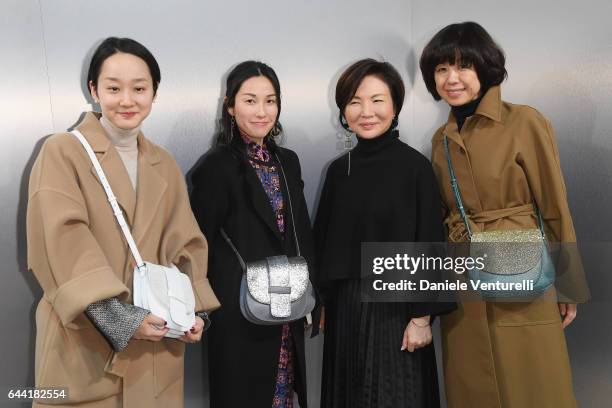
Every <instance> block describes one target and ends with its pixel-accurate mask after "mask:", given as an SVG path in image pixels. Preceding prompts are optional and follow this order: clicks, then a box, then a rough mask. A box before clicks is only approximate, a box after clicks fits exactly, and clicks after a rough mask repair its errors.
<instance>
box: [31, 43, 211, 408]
mask: <svg viewBox="0 0 612 408" xmlns="http://www.w3.org/2000/svg"><path fill="white" fill-rule="evenodd" d="M159 80H160V74H159V67H158V66H157V63H156V62H155V59H154V58H153V56H152V55H151V54H150V53H149V52H148V50H146V48H144V47H143V46H142V45H141V44H139V43H137V42H135V41H133V40H130V39H121V38H108V39H106V40H105V41H104V42H103V43H102V44H101V45H100V46H99V47H98V49H97V51H96V52H95V54H94V56H93V58H92V63H91V67H90V71H89V78H88V82H89V87H90V90H91V92H92V96H93V97H94V99H95V100H96V102H98V103H99V104H100V106H101V108H102V115H100V114H97V113H91V112H90V113H87V114H85V116H84V118H83V119H82V121H81V122H80V123H79V124H78V125H77V127H76V129H78V130H79V131H80V132H81V133H82V134H83V135H84V136H85V138H86V139H87V141H88V142H89V144H90V145H91V147H92V148H93V150H94V151H95V152H96V155H97V157H98V160H99V161H100V163H101V165H102V168H103V169H104V172H105V174H106V176H107V177H108V179H109V182H110V184H111V187H112V189H113V192H114V193H115V195H116V196H117V199H118V202H119V205H120V206H121V208H122V210H123V212H124V214H125V217H126V220H127V222H128V224H129V226H130V227H131V230H132V234H133V236H134V240H135V241H136V245H137V246H138V249H139V250H140V253H141V254H142V257H143V259H145V260H147V261H149V262H153V263H157V264H162V265H168V264H170V263H174V264H175V265H177V266H178V267H179V269H180V270H181V271H182V272H184V273H186V274H188V275H189V277H190V279H191V281H192V284H193V288H194V292H195V297H196V311H203V310H212V309H214V308H216V307H218V302H217V299H216V298H215V296H214V294H213V292H212V290H211V288H210V286H209V284H208V280H207V279H206V262H207V245H206V240H205V238H204V236H203V235H202V233H201V232H200V230H199V228H198V225H197V223H196V221H195V219H194V217H193V214H192V212H191V209H190V206H189V200H188V197H187V191H186V186H185V183H184V178H183V176H182V174H181V171H180V169H179V168H178V166H177V165H176V162H175V161H174V159H173V158H172V157H171V156H170V154H169V153H168V152H166V151H165V150H164V149H162V148H161V147H159V146H156V145H155V144H153V143H151V142H150V141H149V140H147V139H146V138H145V137H144V136H143V135H142V133H141V132H140V131H139V128H140V124H141V123H142V120H144V118H146V116H147V115H148V114H149V112H150V109H151V104H152V102H153V99H154V96H155V92H156V90H157V85H158V83H159ZM27 238H28V264H29V268H30V269H31V270H32V272H33V273H34V275H35V276H36V278H37V279H38V282H39V283H40V285H41V286H42V289H43V291H44V295H43V298H42V299H41V300H40V303H39V305H38V308H37V311H36V330H37V332H36V386H37V387H61V388H65V389H66V391H67V393H68V398H65V399H59V400H54V401H46V400H43V399H39V400H38V401H36V402H35V403H34V406H45V404H54V405H56V404H59V405H63V406H79V407H164V408H166V407H181V406H182V405H183V354H184V349H185V343H187V342H194V341H198V340H199V339H200V338H201V336H202V331H203V321H202V319H201V318H200V317H197V318H196V325H195V326H194V328H193V329H192V331H191V332H190V333H189V332H186V333H185V335H184V336H183V337H181V338H180V339H177V340H174V339H168V338H164V335H165V334H166V333H167V331H168V328H166V327H164V326H165V322H164V321H163V319H161V318H159V317H156V316H154V315H152V314H150V313H149V312H148V311H146V310H143V309H140V308H137V307H135V306H133V305H131V304H130V303H131V301H132V298H131V293H130V290H131V282H132V271H133V268H134V260H133V258H132V255H131V253H130V251H129V250H128V247H127V244H126V242H125V240H124V238H123V235H122V233H121V230H120V228H119V226H118V224H117V222H116V220H115V217H114V215H113V213H112V210H111V206H110V204H109V202H108V200H107V198H106V195H105V193H104V190H103V188H102V185H101V183H100V181H99V179H98V176H97V174H96V171H95V170H94V168H93V167H92V163H91V161H90V159H89V157H88V156H87V153H86V152H85V150H84V148H83V146H82V145H81V144H80V143H79V141H78V140H77V139H76V138H75V137H74V136H73V135H72V134H70V133H60V134H56V135H53V136H51V137H49V138H48V139H47V140H46V141H45V143H44V145H43V147H42V150H41V151H40V154H39V155H38V158H37V159H36V162H35V164H34V167H33V169H32V173H31V176H30V185H29V199H28V213H27Z"/></svg>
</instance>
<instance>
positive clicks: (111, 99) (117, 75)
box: [89, 52, 155, 129]
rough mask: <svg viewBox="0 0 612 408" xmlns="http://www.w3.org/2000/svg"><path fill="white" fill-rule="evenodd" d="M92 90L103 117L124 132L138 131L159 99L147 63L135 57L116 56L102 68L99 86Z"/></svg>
mask: <svg viewBox="0 0 612 408" xmlns="http://www.w3.org/2000/svg"><path fill="white" fill-rule="evenodd" d="M89 90H90V92H91V95H92V96H93V98H94V100H96V102H98V103H99V104H100V108H101V109H102V114H103V115H104V116H105V117H106V118H107V119H108V120H109V121H110V122H111V123H112V124H113V125H115V126H117V127H118V128H120V129H134V128H136V127H138V126H139V125H140V124H141V123H142V121H143V120H144V119H145V118H146V117H147V116H149V113H150V112H151V105H152V104H153V99H154V98H155V96H154V92H153V78H152V77H151V72H150V71H149V67H148V66H147V64H146V62H145V61H144V60H143V59H142V58H140V57H137V56H135V55H132V54H126V53H122V52H119V53H116V54H113V55H111V56H110V57H108V58H107V59H106V60H105V61H104V63H103V64H102V67H101V69H100V75H99V76H98V85H97V86H96V87H94V86H93V83H92V82H91V81H90V83H89Z"/></svg>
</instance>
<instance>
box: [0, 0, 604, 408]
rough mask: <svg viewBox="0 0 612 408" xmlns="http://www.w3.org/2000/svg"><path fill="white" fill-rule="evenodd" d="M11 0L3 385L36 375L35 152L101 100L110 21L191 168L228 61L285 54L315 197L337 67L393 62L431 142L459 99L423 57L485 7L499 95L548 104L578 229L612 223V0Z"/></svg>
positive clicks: (596, 274) (295, 139)
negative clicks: (146, 58) (444, 92)
mask: <svg viewBox="0 0 612 408" xmlns="http://www.w3.org/2000/svg"><path fill="white" fill-rule="evenodd" d="M0 11H1V14H0V22H1V24H0V51H1V54H0V55H2V62H1V63H0V85H1V87H0V112H2V118H3V121H2V124H1V125H0V135H1V137H0V143H1V147H2V148H1V149H0V188H1V192H2V197H3V211H2V213H1V214H0V226H1V227H2V233H1V234H0V237H1V238H0V239H1V241H0V242H1V243H2V247H1V249H0V251H2V260H3V269H4V270H3V272H4V280H3V285H2V286H1V289H0V295H1V299H2V306H3V310H9V313H0V322H1V323H2V327H5V328H6V327H10V328H11V333H15V332H16V333H19V335H18V336H15V335H7V334H3V335H2V337H1V339H2V340H1V341H2V343H1V344H2V347H3V349H5V350H10V353H6V354H5V355H6V357H5V360H4V361H3V364H2V367H3V368H2V369H0V385H3V386H5V387H8V386H11V385H20V384H21V385H22V386H25V385H26V384H30V385H31V384H32V380H33V339H34V337H33V336H34V331H33V325H32V320H31V319H32V313H33V307H34V305H35V302H36V301H37V298H38V297H39V296H40V293H39V290H38V287H37V284H36V283H35V281H34V280H33V279H32V277H31V275H30V274H29V273H28V272H27V271H26V260H25V232H24V230H25V204H26V193H27V176H28V174H29V169H30V167H31V164H32V160H33V155H34V154H35V153H36V152H37V147H39V146H40V142H39V140H40V139H41V138H42V137H43V136H44V135H47V134H50V133H53V132H57V131H62V130H64V129H66V128H67V127H69V126H71V125H73V124H74V123H75V121H76V120H77V118H78V117H79V114H80V113H81V112H82V111H84V110H88V109H90V102H91V99H90V98H89V95H88V92H87V90H86V87H85V85H84V82H85V76H86V69H87V64H88V62H89V57H90V55H91V53H92V52H93V49H94V48H95V45H97V43H98V42H99V41H101V40H102V39H103V38H105V37H107V36H111V35H116V36H128V37H132V38H134V39H136V40H138V41H140V42H142V43H143V44H145V45H146V46H147V47H148V48H149V49H150V50H151V51H152V52H153V54H154V55H155V56H156V58H157V59H158V62H159V64H160V67H161V71H162V83H161V86H160V89H159V94H158V98H157V101H156V103H155V105H154V109H153V112H152V114H151V116H150V117H149V118H148V119H147V121H146V122H145V126H144V131H145V133H146V134H147V136H148V137H150V138H151V139H152V140H154V141H156V142H158V143H160V144H162V145H165V146H166V147H167V148H168V149H169V150H170V151H171V152H172V153H173V154H174V155H175V157H176V159H177V161H178V162H179V165H180V166H181V168H182V169H183V170H184V171H187V170H188V169H189V168H190V167H191V166H192V165H193V164H194V162H195V161H196V160H197V158H198V157H199V156H200V155H201V154H202V153H203V152H204V151H206V149H207V148H208V147H209V145H210V140H211V137H212V134H213V131H214V128H215V121H216V118H217V117H218V116H219V103H220V100H221V97H222V94H221V91H222V84H223V82H224V79H225V75H226V74H227V72H228V71H229V69H230V68H231V67H232V66H233V65H234V64H236V63H238V62H240V61H243V60H246V59H258V60H261V61H264V62H267V63H269V64H270V65H271V66H272V67H274V68H275V70H276V71H277V73H278V76H279V78H280V81H281V87H282V92H283V110H282V114H281V120H282V122H283V124H284V126H285V130H286V145H287V146H288V147H290V148H292V149H294V150H296V152H297V153H298V154H299V156H300V159H301V162H302V170H303V177H304V181H305V183H306V198H307V201H308V203H309V206H310V208H311V211H312V210H314V204H315V202H316V200H317V195H318V191H319V188H320V182H321V181H322V176H323V174H324V168H325V165H326V164H327V163H329V161H330V160H331V159H332V158H333V157H335V156H337V155H338V154H340V153H341V152H342V150H340V148H339V145H340V144H341V143H339V142H341V135H342V134H343V133H342V131H340V128H339V126H338V124H337V121H336V117H337V109H336V107H335V103H334V89H335V82H336V80H337V79H338V77H339V75H340V73H341V72H342V70H343V69H344V68H346V67H347V66H348V65H349V63H351V62H353V61H355V60H357V59H360V58H363V57H374V58H384V59H385V60H387V61H389V62H391V63H392V64H393V65H394V66H395V67H396V68H397V69H398V70H399V71H400V73H401V74H402V76H403V78H404V80H405V82H406V87H407V98H406V101H405V105H404V109H403V111H402V114H401V116H400V130H401V134H402V139H403V140H405V141H407V142H409V143H410V144H412V145H413V146H415V147H416V148H417V149H419V150H421V151H422V152H424V153H425V154H426V155H429V151H430V142H429V141H430V137H431V135H432V134H433V131H434V130H435V129H436V128H437V127H438V126H439V125H440V124H441V123H442V122H443V121H445V119H446V116H447V114H448V109H447V107H446V106H444V104H443V103H435V102H433V100H432V98H431V96H430V95H429V94H428V93H427V91H426V89H425V86H424V84H423V82H422V79H421V76H420V72H419V69H418V58H419V56H420V53H421V50H422V48H423V46H424V45H425V43H426V42H427V41H428V40H429V39H430V38H431V36H432V35H433V34H434V33H435V32H436V31H437V30H439V29H440V28H442V27H443V26H445V25H446V24H449V23H452V22H459V21H466V20H474V21H478V22H479V23H481V24H482V25H483V26H484V27H485V28H486V29H487V30H488V31H489V32H490V33H491V34H492V35H493V37H494V38H495V39H496V40H497V41H498V42H499V43H500V44H501V45H502V46H503V48H504V49H505V51H506V54H507V61H508V71H509V80H508V81H507V83H505V84H504V86H503V95H504V98H506V99H507V100H510V101H512V102H516V103H526V104H529V105H532V106H534V107H536V108H538V109H539V110H540V111H542V112H543V113H544V114H545V115H547V116H548V117H549V118H550V119H551V120H552V122H553V126H554V127H555V128H556V130H557V137H558V141H559V150H560V154H561V160H562V166H563V170H564V172H565V176H566V181H567V185H568V194H569V198H570V205H571V207H572V209H573V212H574V216H575V224H576V228H577V231H578V233H579V237H580V238H583V239H587V240H592V241H603V240H605V239H608V240H610V236H612V233H610V228H609V226H610V225H611V224H612V210H610V208H609V204H608V203H610V202H612V187H611V183H610V181H609V179H610V176H611V175H612V165H611V164H610V163H611V161H610V157H612V154H611V153H612V141H611V139H610V137H609V134H610V131H609V129H610V128H611V127H612V119H611V116H610V115H609V109H610V106H612V92H611V90H612V28H610V27H611V26H610V24H609V22H608V21H607V20H608V18H609V15H610V14H611V13H610V12H611V11H612V6H610V5H609V3H608V2H606V1H604V0H591V1H588V2H583V3H580V4H578V3H576V2H563V3H560V2H555V1H551V0H544V1H538V2H533V1H526V0H518V1H514V2H501V1H490V0H488V1H487V0H471V1H464V2H456V1H451V0H436V1H427V0H411V1H403V0H381V1H378V2H372V1H364V0H352V1H349V0H341V1H340V0H338V1H325V0H314V1H306V0H291V1H286V0H285V1H283V0H267V1H259V2H254V1H249V0H236V1H232V2H210V1H195V0H194V1H186V0H179V1H172V2H169V1H162V0H153V1H130V2H126V1H118V0H107V1H103V2H85V1H77V0H39V1H34V0H20V1H17V0H9V1H4V2H2V3H1V4H0ZM593 214H595V215H596V216H595V217H594V216H592V215H593ZM600 246H601V249H599V250H597V249H594V250H592V252H593V253H594V254H595V255H596V256H598V257H599V258H596V259H602V258H601V257H602V256H603V254H604V253H607V252H610V251H607V250H606V245H605V244H601V245H600ZM592 263H593V262H591V264H592ZM610 264H612V260H610V262H607V263H606V265H610ZM602 268H603V267H600V269H597V267H596V266H594V268H593V269H592V270H589V271H588V272H589V273H590V275H589V278H590V279H591V280H592V283H593V282H594V283H595V285H592V286H594V287H595V291H594V296H595V299H596V302H594V303H593V304H592V305H588V306H585V307H583V308H582V309H581V311H580V312H579V316H578V319H577V321H576V323H574V325H573V326H572V327H571V328H570V329H568V330H567V333H568V344H569V347H570V351H571V358H572V363H573V369H574V378H575V386H576V391H577V394H578V396H579V399H580V401H581V403H582V405H581V406H587V407H589V406H594V407H595V406H603V404H604V399H603V398H604V396H606V395H607V394H606V387H605V385H608V387H609V385H610V383H611V381H612V380H611V379H612V372H611V371H612V369H611V368H610V367H612V360H611V359H612V357H610V356H611V355H612V353H611V351H612V349H611V346H610V344H612V327H611V324H609V323H602V322H601V319H600V318H599V317H598V316H599V313H601V312H600V311H601V308H602V307H606V306H607V307H608V308H609V307H610V303H605V302H603V301H604V300H605V299H606V295H607V294H606V293H605V291H604V290H602V289H601V288H606V287H608V288H609V287H611V286H612V282H611V281H610V278H607V276H608V275H609V271H608V270H604V269H602ZM587 332H588V333H591V334H593V335H592V336H584V333H587ZM307 348H308V356H309V367H308V368H309V371H308V375H309V379H308V380H309V387H310V395H309V402H311V403H312V406H313V407H317V406H318V394H319V390H320V384H319V382H320V369H321V358H322V342H321V339H320V338H319V339H316V340H314V341H308V342H307ZM202 358H203V357H202V353H201V350H200V348H199V347H191V348H190V351H189V352H188V354H187V364H186V372H187V381H186V401H187V405H188V406H198V407H202V406H207V403H205V402H204V401H205V400H206V395H207V393H208V391H207V385H205V384H204V383H205V381H204V378H205V376H206V375H207V374H206V373H205V372H204V371H203V369H202V367H203V364H202ZM6 367H11V369H7V368H6ZM0 398H1V396H0ZM3 402H4V400H0V405H2V403H3Z"/></svg>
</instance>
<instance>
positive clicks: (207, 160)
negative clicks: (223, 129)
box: [190, 150, 235, 242]
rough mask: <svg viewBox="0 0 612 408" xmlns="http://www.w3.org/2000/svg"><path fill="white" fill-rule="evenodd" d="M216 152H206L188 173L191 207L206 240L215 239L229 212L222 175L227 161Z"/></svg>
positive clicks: (226, 188) (227, 193) (225, 186)
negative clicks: (189, 177) (189, 174)
mask: <svg viewBox="0 0 612 408" xmlns="http://www.w3.org/2000/svg"><path fill="white" fill-rule="evenodd" d="M219 153H220V151H219V150H216V151H210V152H208V153H207V154H205V155H204V157H202V159H200V162H199V163H198V164H197V165H196V166H197V167H196V168H195V169H194V171H193V172H192V175H191V184H192V189H191V196H190V201H191V208H192V209H193V214H194V215H195V218H196V220H197V222H198V225H199V226H200V229H201V230H202V232H203V233H204V235H205V236H206V238H207V239H208V241H209V242H214V241H215V240H216V239H217V236H218V235H219V231H220V230H221V227H222V226H223V224H224V223H225V220H226V219H227V216H228V214H229V204H230V203H229V198H228V197H229V191H228V186H227V182H226V178H225V177H224V174H223V173H224V172H223V170H224V168H225V167H226V166H227V163H224V162H223V160H222V157H220V156H221V155H220V154H219ZM227 159H228V160H235V159H234V158H233V157H231V158H230V157H228V158H227Z"/></svg>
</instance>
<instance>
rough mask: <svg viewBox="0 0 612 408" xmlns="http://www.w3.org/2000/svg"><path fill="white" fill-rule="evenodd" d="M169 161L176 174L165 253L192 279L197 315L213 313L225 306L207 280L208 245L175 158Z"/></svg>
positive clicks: (163, 245) (165, 240)
mask: <svg viewBox="0 0 612 408" xmlns="http://www.w3.org/2000/svg"><path fill="white" fill-rule="evenodd" d="M168 160H171V164H172V171H173V173H174V174H173V176H172V180H173V182H172V184H171V185H173V186H174V188H173V190H174V191H171V192H170V194H171V196H172V197H174V202H173V205H172V210H171V211H170V218H169V220H168V225H167V226H166V233H165V234H164V240H163V242H162V253H168V254H176V255H174V256H173V258H172V262H173V263H174V264H175V265H176V266H177V267H178V268H179V269H180V270H181V272H184V273H186V274H187V275H189V277H190V278H191V282H192V285H193V290H194V293H195V297H196V306H195V310H196V312H200V311H206V312H210V311H213V310H215V309H218V308H219V307H220V306H221V304H220V303H219V300H218V299H217V297H216V296H215V293H214V292H213V290H212V287H211V286H210V283H209V281H208V278H207V271H208V242H207V240H206V238H205V237H204V235H202V231H200V229H199V228H198V223H197V221H196V219H195V217H194V215H193V212H192V210H191V206H190V204H189V195H188V194H187V185H186V184H185V179H184V177H183V174H182V173H181V171H180V169H179V167H178V166H177V164H176V162H175V161H174V159H173V158H171V157H169V158H168Z"/></svg>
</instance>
